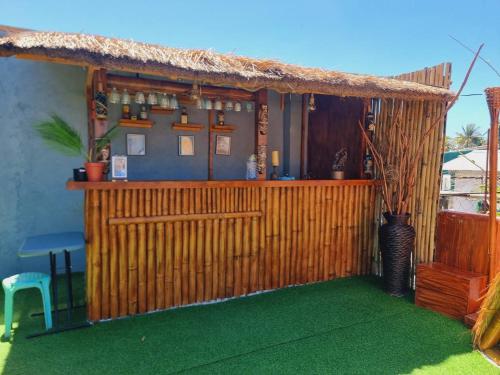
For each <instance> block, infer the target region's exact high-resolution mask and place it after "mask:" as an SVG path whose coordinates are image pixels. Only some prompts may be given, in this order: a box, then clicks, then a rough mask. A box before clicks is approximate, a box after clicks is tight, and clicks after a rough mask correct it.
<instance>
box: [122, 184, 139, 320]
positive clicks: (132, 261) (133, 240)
mask: <svg viewBox="0 0 500 375" xmlns="http://www.w3.org/2000/svg"><path fill="white" fill-rule="evenodd" d="M125 196H126V198H127V194H125ZM133 196H134V197H135V195H133ZM128 198H129V200H130V199H131V195H129V196H128ZM129 207H130V210H131V212H134V213H135V212H137V200H135V199H134V200H132V201H130V203H129ZM125 209H126V208H125ZM125 215H127V211H125ZM127 232H128V233H127V241H128V242H127V247H128V261H129V262H128V314H129V315H135V314H136V313H137V311H138V305H137V304H138V300H137V287H138V278H137V246H138V242H137V228H136V226H135V225H128V226H127Z"/></svg>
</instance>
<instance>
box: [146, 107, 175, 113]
mask: <svg viewBox="0 0 500 375" xmlns="http://www.w3.org/2000/svg"><path fill="white" fill-rule="evenodd" d="M150 112H151V113H154V114H157V115H171V114H172V113H174V112H175V109H168V108H162V107H160V106H159V105H154V106H152V107H151V110H150Z"/></svg>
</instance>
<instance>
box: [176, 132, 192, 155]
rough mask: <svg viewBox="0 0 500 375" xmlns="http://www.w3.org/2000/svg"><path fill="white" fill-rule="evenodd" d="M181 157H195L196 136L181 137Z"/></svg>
mask: <svg viewBox="0 0 500 375" xmlns="http://www.w3.org/2000/svg"><path fill="white" fill-rule="evenodd" d="M179 155H180V156H194V135H180V136H179Z"/></svg>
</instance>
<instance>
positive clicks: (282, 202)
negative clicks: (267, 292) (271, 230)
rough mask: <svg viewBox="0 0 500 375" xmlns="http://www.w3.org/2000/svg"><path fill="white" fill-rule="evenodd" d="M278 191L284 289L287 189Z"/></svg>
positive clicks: (279, 280)
mask: <svg viewBox="0 0 500 375" xmlns="http://www.w3.org/2000/svg"><path fill="white" fill-rule="evenodd" d="M276 191H277V192H278V194H279V197H278V198H279V201H278V202H279V203H278V204H279V211H278V212H279V214H278V215H279V217H278V222H279V224H278V225H279V227H278V232H277V233H276V235H277V241H278V257H279V276H278V286H279V287H280V288H283V287H284V286H285V274H286V248H285V246H286V188H278V189H276Z"/></svg>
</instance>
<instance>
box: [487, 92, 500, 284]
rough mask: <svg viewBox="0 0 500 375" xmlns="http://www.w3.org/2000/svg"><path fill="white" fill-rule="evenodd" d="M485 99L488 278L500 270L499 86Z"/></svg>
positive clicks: (491, 277)
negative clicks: (499, 222)
mask: <svg viewBox="0 0 500 375" xmlns="http://www.w3.org/2000/svg"><path fill="white" fill-rule="evenodd" d="M485 93H486V100H487V103H488V107H489V110H490V117H491V125H490V147H489V160H490V165H489V167H490V168H489V169H490V179H489V183H490V186H489V188H490V189H489V190H490V222H489V241H488V247H489V253H490V274H489V278H490V280H493V279H494V278H495V276H496V274H497V272H500V255H499V254H498V249H497V180H498V116H499V113H500V87H494V88H487V89H486V90H485Z"/></svg>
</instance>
